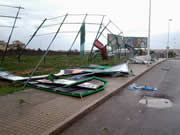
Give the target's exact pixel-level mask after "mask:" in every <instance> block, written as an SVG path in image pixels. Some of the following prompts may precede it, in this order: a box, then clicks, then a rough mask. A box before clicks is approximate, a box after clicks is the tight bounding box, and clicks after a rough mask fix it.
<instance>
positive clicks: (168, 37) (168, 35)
mask: <svg viewBox="0 0 180 135" xmlns="http://www.w3.org/2000/svg"><path fill="white" fill-rule="evenodd" d="M171 21H172V19H169V20H168V41H167V58H168V54H169V36H170V22H171Z"/></svg>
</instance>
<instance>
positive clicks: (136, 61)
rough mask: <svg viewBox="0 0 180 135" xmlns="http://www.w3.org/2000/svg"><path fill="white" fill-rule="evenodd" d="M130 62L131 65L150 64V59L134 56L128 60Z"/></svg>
mask: <svg viewBox="0 0 180 135" xmlns="http://www.w3.org/2000/svg"><path fill="white" fill-rule="evenodd" d="M130 60H131V63H133V64H152V61H151V58H149V57H148V56H135V57H134V58H130Z"/></svg>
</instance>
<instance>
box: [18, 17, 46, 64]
mask: <svg viewBox="0 0 180 135" xmlns="http://www.w3.org/2000/svg"><path fill="white" fill-rule="evenodd" d="M46 20H47V19H44V20H43V22H42V23H41V25H40V26H39V27H38V28H37V29H36V31H35V32H34V33H33V35H32V36H31V38H30V39H29V41H28V42H27V44H26V45H25V46H24V48H23V49H22V50H21V52H20V53H19V56H18V60H19V62H20V60H21V56H22V54H23V52H24V49H25V48H26V47H27V46H28V45H29V43H30V42H31V41H32V39H33V38H34V37H35V36H36V34H37V32H38V31H39V29H40V28H41V27H42V25H43V24H44V23H45V22H46Z"/></svg>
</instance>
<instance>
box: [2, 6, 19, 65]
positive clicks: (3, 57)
mask: <svg viewBox="0 0 180 135" xmlns="http://www.w3.org/2000/svg"><path fill="white" fill-rule="evenodd" d="M20 10H21V8H20V7H19V8H18V11H17V14H16V17H15V20H14V24H13V27H12V29H11V33H10V35H9V38H8V42H7V45H6V48H5V50H4V52H3V56H2V59H1V63H3V62H4V59H5V56H6V52H7V48H8V45H9V42H10V40H11V37H12V34H13V31H14V28H15V25H16V21H17V19H18V15H19V12H20Z"/></svg>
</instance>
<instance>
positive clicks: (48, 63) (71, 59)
mask: <svg viewBox="0 0 180 135" xmlns="http://www.w3.org/2000/svg"><path fill="white" fill-rule="evenodd" d="M0 59H1V57H0ZM40 59H41V56H23V57H22V62H21V63H19V62H18V60H17V57H15V56H6V58H5V61H4V63H3V64H0V67H3V68H4V71H9V72H11V73H13V74H16V75H20V76H28V75H30V74H31V73H32V71H33V69H34V68H35V66H36V65H37V63H38V62H39V61H40ZM121 61H122V59H119V58H111V59H109V60H107V61H103V60H101V58H100V57H97V58H95V59H94V60H93V61H91V62H88V58H87V57H84V58H83V59H80V57H79V56H66V55H61V56H57V55H56V56H47V57H46V58H45V62H44V61H43V62H42V63H41V65H40V66H39V68H38V70H37V72H36V73H35V74H34V75H43V74H49V73H57V72H59V71H60V70H61V69H66V68H69V67H79V66H88V65H89V64H102V65H108V66H112V65H115V64H118V63H120V62H121ZM21 89H22V85H21V84H12V83H10V82H5V81H1V80H0V94H7V93H13V92H14V91H19V90H21Z"/></svg>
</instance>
